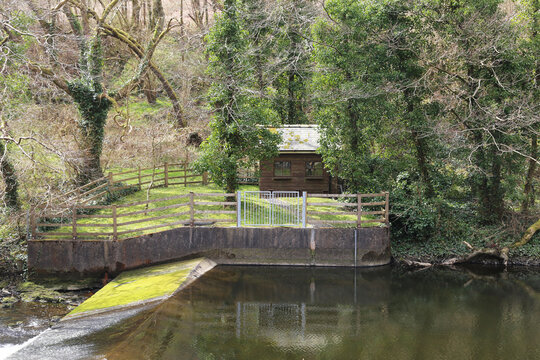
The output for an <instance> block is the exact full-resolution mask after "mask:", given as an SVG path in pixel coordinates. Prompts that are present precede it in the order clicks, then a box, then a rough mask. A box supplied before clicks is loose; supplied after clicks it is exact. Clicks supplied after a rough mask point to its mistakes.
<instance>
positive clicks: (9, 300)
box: [0, 296, 19, 308]
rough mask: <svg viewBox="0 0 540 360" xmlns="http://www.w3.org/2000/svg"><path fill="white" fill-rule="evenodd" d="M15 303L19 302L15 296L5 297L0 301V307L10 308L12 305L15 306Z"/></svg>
mask: <svg viewBox="0 0 540 360" xmlns="http://www.w3.org/2000/svg"><path fill="white" fill-rule="evenodd" d="M17 301H19V299H17V298H16V297H15V296H6V297H4V298H1V299H0V307H2V308H9V307H12V306H13V304H15V303H16V302H17Z"/></svg>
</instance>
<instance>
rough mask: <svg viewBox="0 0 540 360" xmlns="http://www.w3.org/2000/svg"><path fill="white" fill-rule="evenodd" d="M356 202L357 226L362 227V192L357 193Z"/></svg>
mask: <svg viewBox="0 0 540 360" xmlns="http://www.w3.org/2000/svg"><path fill="white" fill-rule="evenodd" d="M356 201H357V203H358V213H357V218H358V220H357V224H356V226H357V227H358V228H361V227H362V194H357V200H356Z"/></svg>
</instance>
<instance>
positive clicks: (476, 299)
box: [81, 267, 540, 360]
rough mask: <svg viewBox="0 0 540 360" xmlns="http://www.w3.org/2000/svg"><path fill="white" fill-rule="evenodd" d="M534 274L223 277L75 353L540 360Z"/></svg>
mask: <svg viewBox="0 0 540 360" xmlns="http://www.w3.org/2000/svg"><path fill="white" fill-rule="evenodd" d="M539 289H540V273H538V272H536V273H535V272H516V273H495V274H478V273H474V272H471V271H452V270H433V269H432V270H426V271H421V272H415V273H411V272H404V271H400V270H398V269H391V268H382V269H367V270H356V271H355V270H352V269H320V268H319V269H301V268H294V269H293V268H275V267H264V268H260V267H220V268H218V269H215V270H213V271H212V272H211V273H209V274H207V275H205V276H204V277H203V278H202V279H200V280H199V281H198V282H196V283H194V284H193V285H192V286H191V287H190V288H188V289H186V291H184V292H182V293H180V294H179V295H177V296H176V297H174V298H172V299H170V300H168V301H167V302H165V303H163V304H161V305H160V306H159V307H157V308H155V309H154V310H151V311H147V312H144V313H141V314H139V315H137V316H135V317H133V318H131V319H128V320H125V321H123V322H122V323H120V324H118V325H117V326H115V327H113V328H109V329H108V330H106V331H102V332H100V333H97V334H94V335H92V336H90V337H87V338H85V339H81V340H82V341H85V342H88V343H91V344H93V345H94V346H95V352H96V353H97V354H103V355H104V356H105V357H106V358H107V359H143V358H144V359H257V360H259V359H360V358H365V359H372V358H399V359H424V358H425V359H427V358H429V359H432V358H443V359H444V358H466V359H471V358H475V359H477V358H478V359H483V358H491V359H502V358H523V359H525V358H540V350H539V345H538V341H537V336H538V334H539V333H540V305H539V304H540V299H539Z"/></svg>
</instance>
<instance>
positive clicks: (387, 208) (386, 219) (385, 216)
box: [384, 191, 390, 227]
mask: <svg viewBox="0 0 540 360" xmlns="http://www.w3.org/2000/svg"><path fill="white" fill-rule="evenodd" d="M389 197H390V195H389V194H388V191H387V192H386V199H385V204H384V220H385V223H386V226H387V227H388V226H389V225H390V220H389V215H390V214H389V212H390V211H389V201H388V200H389Z"/></svg>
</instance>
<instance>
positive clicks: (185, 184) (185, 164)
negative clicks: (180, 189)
mask: <svg viewBox="0 0 540 360" xmlns="http://www.w3.org/2000/svg"><path fill="white" fill-rule="evenodd" d="M184 187H187V163H185V162H184Z"/></svg>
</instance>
